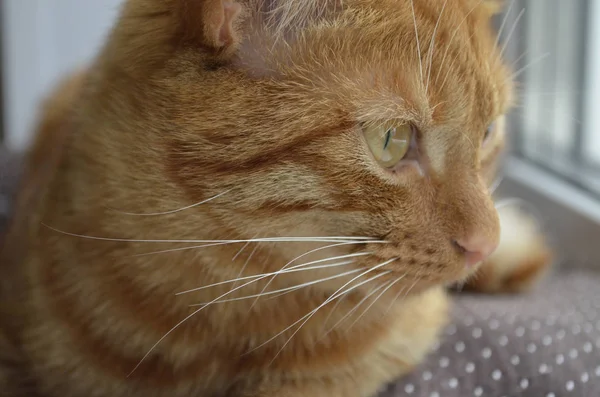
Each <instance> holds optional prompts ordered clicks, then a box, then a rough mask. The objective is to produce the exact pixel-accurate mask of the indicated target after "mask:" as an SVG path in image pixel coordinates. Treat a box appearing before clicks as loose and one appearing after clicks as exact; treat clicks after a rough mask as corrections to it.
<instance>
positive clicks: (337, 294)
mask: <svg viewBox="0 0 600 397" xmlns="http://www.w3.org/2000/svg"><path fill="white" fill-rule="evenodd" d="M398 259H399V258H392V259H390V260H387V261H385V262H383V263H380V264H378V265H377V266H375V267H372V268H370V269H367V270H366V271H364V272H362V273H361V274H359V275H358V276H356V277H354V278H353V279H352V280H350V281H348V282H347V283H345V284H344V285H342V286H341V287H340V288H338V289H337V290H336V291H335V292H334V293H333V294H331V295H330V296H329V298H327V299H326V300H325V301H324V302H323V303H321V304H320V305H319V306H318V307H317V308H315V309H313V310H312V311H310V312H309V313H307V314H306V315H304V316H303V317H302V318H300V319H299V320H298V321H296V322H295V323H293V324H292V325H290V326H289V327H287V328H286V329H284V330H283V331H281V332H279V333H278V334H277V335H275V336H273V337H272V338H270V339H268V340H267V341H265V342H263V343H261V344H260V345H258V346H256V347H255V348H253V349H251V350H249V351H248V352H246V353H245V354H249V353H251V352H253V351H255V350H257V349H260V348H261V347H263V346H265V345H267V344H268V343H270V342H271V341H273V340H275V339H277V338H278V337H279V336H281V335H283V334H284V333H285V332H287V331H288V330H290V329H291V328H293V327H294V326H296V325H297V324H299V323H301V324H300V326H299V327H298V329H297V330H296V331H294V333H293V334H292V336H290V338H289V339H288V340H287V341H286V342H285V344H284V345H283V346H282V347H281V349H280V350H279V351H278V352H277V354H276V355H275V357H274V358H273V360H272V361H271V363H272V362H273V361H274V360H275V359H276V358H277V356H278V355H279V354H280V353H281V352H282V351H283V349H284V348H285V347H286V346H287V344H288V343H289V342H290V340H291V339H292V338H293V337H294V336H295V335H296V334H297V333H298V331H300V329H301V328H302V326H303V325H304V324H306V322H307V321H308V320H310V319H311V317H312V316H313V315H314V314H315V313H316V312H318V311H319V310H320V309H321V308H323V307H324V306H326V305H327V304H329V303H330V302H332V301H334V300H336V299H338V298H340V297H341V296H344V295H346V294H348V293H350V292H351V291H352V290H354V289H356V288H358V287H360V286H362V285H364V284H366V283H368V282H371V281H374V280H376V279H378V278H379V277H382V276H385V275H387V274H389V273H391V271H387V272H383V273H380V274H378V275H376V276H374V277H371V278H369V279H367V280H365V281H362V282H360V283H358V284H356V285H354V286H352V287H348V286H349V285H350V284H352V283H353V282H354V281H356V280H358V279H360V278H361V277H363V276H365V275H366V274H368V273H370V272H372V271H374V270H377V269H379V268H381V267H383V266H386V265H388V264H390V263H392V262H394V261H396V260H398ZM346 287H348V288H347V289H346V290H344V288H346ZM341 291H342V292H341ZM302 321H303V322H302Z"/></svg>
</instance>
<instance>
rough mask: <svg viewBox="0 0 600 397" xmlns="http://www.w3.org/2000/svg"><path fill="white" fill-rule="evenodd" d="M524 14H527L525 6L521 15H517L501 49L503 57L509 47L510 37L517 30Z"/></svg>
mask: <svg viewBox="0 0 600 397" xmlns="http://www.w3.org/2000/svg"><path fill="white" fill-rule="evenodd" d="M523 15H525V8H523V9H522V10H521V12H520V13H519V15H517V18H516V19H515V22H514V23H513V26H512V28H511V29H510V31H509V32H508V35H507V36H506V41H505V42H504V45H503V46H502V50H501V51H500V57H502V56H503V55H504V51H506V48H507V47H508V43H509V42H510V39H511V38H512V35H513V33H515V30H516V29H517V26H518V25H519V21H520V20H521V18H523Z"/></svg>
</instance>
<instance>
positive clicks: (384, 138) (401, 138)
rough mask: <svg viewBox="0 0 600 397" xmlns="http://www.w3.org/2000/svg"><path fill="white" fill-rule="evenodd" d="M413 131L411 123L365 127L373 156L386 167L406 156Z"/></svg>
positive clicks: (393, 164) (366, 137)
mask: <svg viewBox="0 0 600 397" xmlns="http://www.w3.org/2000/svg"><path fill="white" fill-rule="evenodd" d="M412 133H413V129H412V126H411V125H410V124H399V123H382V124H372V125H366V126H365V127H364V134H365V139H366V141H367V145H368V146H369V149H371V153H373V157H375V159H376V160H377V161H378V162H379V164H381V165H382V166H383V167H386V168H391V167H393V166H395V165H396V164H398V162H399V161H400V160H402V159H403V158H404V157H405V156H406V153H408V149H409V148H410V141H411V138H412Z"/></svg>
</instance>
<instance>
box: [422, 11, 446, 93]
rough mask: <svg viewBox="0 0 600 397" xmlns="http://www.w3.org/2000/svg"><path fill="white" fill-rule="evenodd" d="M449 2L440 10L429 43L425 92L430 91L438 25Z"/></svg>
mask: <svg viewBox="0 0 600 397" xmlns="http://www.w3.org/2000/svg"><path fill="white" fill-rule="evenodd" d="M447 4H448V0H446V1H445V2H444V5H443V6H442V11H440V15H439V16H438V19H437V22H436V24H435V28H433V36H432V38H431V43H429V51H428V58H429V59H428V64H429V65H428V66H427V84H426V85H425V93H427V92H428V91H429V82H430V79H431V66H432V65H433V52H434V49H435V46H434V44H435V36H436V34H437V30H438V27H439V26H440V21H441V20H442V15H444V10H445V9H446V5H447Z"/></svg>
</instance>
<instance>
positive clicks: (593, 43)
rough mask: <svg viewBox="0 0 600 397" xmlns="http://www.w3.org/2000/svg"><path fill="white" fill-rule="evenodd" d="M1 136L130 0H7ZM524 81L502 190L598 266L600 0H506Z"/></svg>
mask: <svg viewBox="0 0 600 397" xmlns="http://www.w3.org/2000/svg"><path fill="white" fill-rule="evenodd" d="M0 1H1V8H0V12H1V24H2V30H1V35H2V37H1V38H2V39H1V41H0V45H1V47H2V51H1V56H2V62H1V63H0V67H1V68H2V79H1V80H0V85H1V86H0V89H1V91H2V96H1V98H2V103H1V107H0V110H1V111H0V118H1V121H2V123H1V127H2V128H1V130H0V143H1V144H2V145H4V146H5V147H8V148H9V149H10V150H13V151H21V150H24V149H25V148H27V145H28V143H29V142H30V138H31V135H30V133H31V130H32V125H33V122H34V120H35V118H36V115H37V108H38V104H39V101H40V100H41V99H42V98H43V96H44V95H45V94H46V93H47V92H48V91H49V90H50V89H51V88H52V86H53V85H54V84H56V82H57V80H58V79H59V78H60V77H61V76H63V75H64V74H66V73H68V72H69V71H72V70H73V69H75V68H77V67H79V66H82V65H85V63H86V62H87V61H88V60H89V59H90V58H91V57H93V55H94V54H95V53H96V52H97V50H98V48H99V46H100V45H101V43H102V41H103V38H104V37H105V35H106V33H107V31H108V29H109V28H110V26H111V24H112V22H113V20H114V18H115V16H116V15H117V13H118V9H119V5H120V3H121V1H122V0H0ZM506 4H507V12H506V14H505V15H500V16H498V20H497V26H498V29H499V30H500V31H501V35H500V37H501V40H500V43H501V46H505V55H506V57H507V58H508V62H509V63H510V64H511V65H513V69H514V71H515V76H516V77H517V80H518V82H519V87H518V106H517V107H516V109H515V110H514V111H513V113H512V114H511V116H510V142H511V146H510V156H508V158H507V160H506V164H505V167H504V171H503V175H504V176H505V177H504V179H503V182H502V184H501V186H500V190H499V194H500V195H502V196H515V197H520V198H524V199H526V200H527V201H528V202H529V203H530V206H531V207H532V208H533V210H534V211H535V212H536V213H538V214H539V215H538V216H539V217H540V222H541V223H542V225H543V226H544V227H545V228H546V229H547V231H548V232H549V233H550V235H551V237H552V238H553V239H554V242H555V244H556V245H557V246H558V247H559V252H560V253H561V258H562V259H564V258H568V263H569V265H571V266H581V265H583V266H590V265H592V266H598V267H600V0H514V1H511V0H506Z"/></svg>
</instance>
